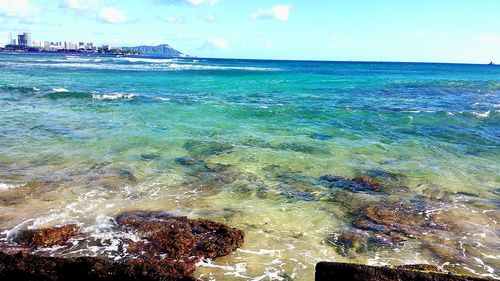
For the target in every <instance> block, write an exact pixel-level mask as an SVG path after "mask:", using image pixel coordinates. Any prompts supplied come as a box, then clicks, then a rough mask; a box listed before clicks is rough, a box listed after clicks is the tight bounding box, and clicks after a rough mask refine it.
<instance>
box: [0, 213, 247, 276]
mask: <svg viewBox="0 0 500 281" xmlns="http://www.w3.org/2000/svg"><path fill="white" fill-rule="evenodd" d="M116 222H117V226H116V228H117V229H116V231H117V232H119V233H120V232H121V233H130V232H132V233H135V234H136V235H138V236H139V237H140V238H141V240H139V241H130V240H123V238H119V239H122V240H123V241H121V244H122V245H123V247H122V248H121V250H120V251H121V253H120V256H121V257H123V258H122V259H120V260H118V261H115V260H110V259H107V258H102V257H46V256H40V255H36V254H34V252H35V251H36V250H37V248H39V247H48V246H51V245H61V244H64V243H66V242H67V240H68V239H70V238H71V237H73V236H74V235H76V234H78V235H80V236H83V237H84V235H85V234H84V233H78V232H79V228H78V227H76V226H74V225H68V226H64V227H54V228H47V229H37V230H26V231H23V232H20V233H19V234H18V235H17V236H16V237H15V238H14V239H13V240H14V241H15V242H17V243H18V244H20V245H27V246H29V247H31V251H30V250H29V249H28V250H23V251H21V252H19V253H17V254H12V252H13V251H11V250H9V249H8V248H6V249H2V251H3V252H2V251H0V253H1V255H0V280H10V279H8V278H11V277H14V276H17V277H16V280H124V281H126V280H195V279H194V278H192V274H193V272H194V270H195V268H196V263H197V262H198V261H200V260H201V259H202V258H216V257H219V256H223V255H227V254H229V253H231V252H232V251H234V250H235V249H237V248H238V247H240V246H241V245H242V244H243V239H244V233H243V231H241V230H238V229H235V228H231V227H228V226H226V225H224V224H221V223H217V222H213V221H209V220H201V219H199V220H196V219H189V218H187V217H179V216H174V215H170V214H167V213H164V212H149V211H131V212H125V213H122V214H120V215H118V216H117V218H116ZM119 233H118V234H119ZM123 236H124V235H117V237H123ZM79 278H80V279H79Z"/></svg>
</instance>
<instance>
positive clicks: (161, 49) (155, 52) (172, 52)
mask: <svg viewBox="0 0 500 281" xmlns="http://www.w3.org/2000/svg"><path fill="white" fill-rule="evenodd" d="M121 49H122V50H126V51H135V52H138V53H141V54H142V55H145V56H158V57H182V56H185V54H183V53H182V52H180V51H178V50H176V49H174V48H172V47H170V45H168V44H160V45H156V46H148V45H141V46H135V47H122V48H121Z"/></svg>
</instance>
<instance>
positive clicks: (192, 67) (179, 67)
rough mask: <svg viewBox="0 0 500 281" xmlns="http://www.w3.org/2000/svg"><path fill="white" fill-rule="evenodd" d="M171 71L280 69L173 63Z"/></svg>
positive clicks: (273, 69) (275, 69) (170, 66)
mask: <svg viewBox="0 0 500 281" xmlns="http://www.w3.org/2000/svg"><path fill="white" fill-rule="evenodd" d="M168 68H169V69H171V70H243V71H278V70H279V69H278V68H266V67H254V66H218V65H194V64H177V63H172V64H170V65H169V66H168Z"/></svg>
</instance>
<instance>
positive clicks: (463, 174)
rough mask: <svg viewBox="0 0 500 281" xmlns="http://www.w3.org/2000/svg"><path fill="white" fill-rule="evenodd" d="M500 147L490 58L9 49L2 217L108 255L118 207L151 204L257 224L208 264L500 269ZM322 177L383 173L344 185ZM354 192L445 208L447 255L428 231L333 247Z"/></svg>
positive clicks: (0, 74)
mask: <svg viewBox="0 0 500 281" xmlns="http://www.w3.org/2000/svg"><path fill="white" fill-rule="evenodd" d="M499 147H500V67H496V66H483V65H450V64H417V63H352V62H345V63H343V62H302V61H251V60H215V59H201V58H200V59H198V58H195V59H159V58H140V57H106V56H102V57H96V56H77V55H26V54H0V229H3V230H11V229H15V228H19V227H33V226H34V227H39V226H51V225H59V224H64V223H68V222H77V223H79V224H81V225H82V226H84V227H85V231H87V232H89V233H91V234H92V235H94V236H95V239H97V240H100V241H101V243H100V244H99V245H100V246H99V247H85V246H82V245H80V246H79V247H76V248H73V249H62V250H61V249H53V251H52V252H51V253H52V254H54V255H71V254H76V253H78V254H89V255H95V254H105V253H106V252H107V251H111V250H112V249H111V250H110V248H112V246H113V239H112V230H111V228H110V225H112V224H113V221H112V217H113V216H115V215H116V214H117V213H119V212H121V211H125V210H131V209H154V210H165V211H168V212H171V213H175V214H179V215H188V216H190V217H202V218H208V219H212V220H216V221H221V222H225V223H227V224H229V225H231V226H233V227H238V228H241V229H244V230H245V232H246V242H245V244H244V246H243V248H242V249H241V250H239V251H237V252H235V253H234V254H233V255H230V256H227V257H224V258H222V259H219V260H216V261H205V262H204V263H202V264H200V268H199V269H198V271H197V276H200V277H202V278H204V279H206V280H208V279H209V278H212V279H210V280H312V277H313V273H314V264H315V263H316V262H317V261H319V260H337V261H352V262H362V263H369V264H404V263H415V262H421V263H433V264H437V265H440V266H442V268H443V269H445V270H450V271H452V272H458V273H467V274H473V275H482V276H492V277H496V278H498V277H499V273H498V271H499V270H500V256H499V255H498V253H499V250H500V249H499V246H498V245H500V237H499V235H500V228H499V225H498V220H499V219H500V216H499V215H498V213H499V212H498V211H499V195H500V176H499V170H500V169H499V168H500V164H499V161H498V159H500V150H499ZM323 175H335V176H339V177H343V178H346V179H350V178H353V177H357V176H370V177H372V178H375V179H377V180H378V181H380V182H381V184H382V185H383V186H385V187H386V188H384V190H383V192H364V191H361V192H358V191H353V192H348V193H347V195H346V196H347V197H346V198H347V199H346V198H344V199H338V197H335V196H331V192H332V188H331V187H329V186H327V185H325V183H324V182H322V181H321V180H320V177H321V176H323ZM351 201H352V202H356V203H358V202H372V201H377V202H388V201H397V202H406V203H408V204H411V202H416V201H418V202H423V203H422V204H424V205H425V208H426V211H428V212H430V213H436V212H448V213H446V214H450V215H449V216H450V218H451V219H452V220H453V221H454V227H453V228H450V229H448V230H447V231H446V235H445V236H446V237H448V238H447V239H448V240H449V241H452V242H453V243H451V244H450V245H449V247H448V248H451V249H450V250H449V251H448V252H447V253H449V254H446V253H445V254H443V253H442V251H436V250H432V249H431V250H429V247H426V246H425V245H427V244H424V242H425V243H434V244H439V243H440V242H438V241H436V239H435V237H433V236H432V235H430V236H431V238H429V237H424V236H425V235H424V236H422V237H414V238H410V239H408V240H407V241H405V242H404V243H399V244H398V245H395V246H394V245H393V246H383V247H376V248H370V250H367V251H356V252H355V253H350V254H345V253H343V252H342V251H339V245H338V243H337V242H336V240H335V239H332V237H336V236H335V235H337V234H338V233H341V232H342V231H344V230H346V229H350V228H352V225H351V220H352V216H353V212H352V211H353V209H352V208H354V207H352V204H351V203H350V202H351ZM356 207H359V206H358V205H356ZM5 233H7V232H5ZM424 234H425V233H424ZM441 234H442V233H441ZM441 234H440V236H441ZM370 235H371V234H370ZM429 241H430V242H429ZM452 244H453V245H452ZM453 253H458V254H455V255H454V254H453ZM457 255H458V256H460V257H459V258H457Z"/></svg>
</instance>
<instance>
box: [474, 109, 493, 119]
mask: <svg viewBox="0 0 500 281" xmlns="http://www.w3.org/2000/svg"><path fill="white" fill-rule="evenodd" d="M472 114H474V115H476V116H477V117H481V118H486V117H488V116H490V111H489V110H488V111H485V112H475V111H472Z"/></svg>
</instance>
